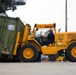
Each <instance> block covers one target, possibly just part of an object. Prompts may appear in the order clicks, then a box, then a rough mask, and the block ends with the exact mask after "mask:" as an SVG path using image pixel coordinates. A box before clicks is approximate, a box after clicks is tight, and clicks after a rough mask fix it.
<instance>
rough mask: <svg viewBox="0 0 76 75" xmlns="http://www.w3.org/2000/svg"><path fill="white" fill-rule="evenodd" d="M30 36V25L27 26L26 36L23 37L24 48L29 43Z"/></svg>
mask: <svg viewBox="0 0 76 75" xmlns="http://www.w3.org/2000/svg"><path fill="white" fill-rule="evenodd" d="M29 34H30V25H29V24H26V26H25V30H24V35H23V40H22V46H23V45H24V44H25V43H26V42H27V40H28V36H29Z"/></svg>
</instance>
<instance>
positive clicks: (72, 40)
mask: <svg viewBox="0 0 76 75" xmlns="http://www.w3.org/2000/svg"><path fill="white" fill-rule="evenodd" d="M39 28H53V29H54V35H55V40H54V43H53V44H49V45H46V46H41V45H40V44H39V43H38V42H37V41H36V40H35V38H34V37H35V36H36V35H35V34H36V31H37V30H38V29H39ZM29 33H30V26H29V25H26V27H25V31H24V35H23V38H22V44H21V48H20V50H19V53H18V54H19V57H20V60H21V61H23V62H36V61H40V58H41V54H44V55H48V56H49V58H50V60H51V61H55V60H56V58H57V56H58V55H59V54H62V52H63V51H64V50H65V56H66V58H67V59H68V60H69V61H71V62H76V32H56V24H55V23H54V24H35V26H34V29H33V31H32V35H30V34H29ZM19 38H20V34H19V35H18V36H17V40H16V45H15V49H14V52H13V54H14V55H16V54H17V52H18V51H17V47H18V45H19Z"/></svg>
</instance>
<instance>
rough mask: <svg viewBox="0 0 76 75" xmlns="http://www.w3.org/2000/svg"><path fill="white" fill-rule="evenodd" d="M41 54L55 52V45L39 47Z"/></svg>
mask: <svg viewBox="0 0 76 75" xmlns="http://www.w3.org/2000/svg"><path fill="white" fill-rule="evenodd" d="M41 49H42V53H43V54H57V47H46V46H43V47H41Z"/></svg>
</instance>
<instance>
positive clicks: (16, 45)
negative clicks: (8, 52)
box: [13, 32, 20, 55]
mask: <svg viewBox="0 0 76 75" xmlns="http://www.w3.org/2000/svg"><path fill="white" fill-rule="evenodd" d="M19 38H20V32H18V34H17V38H16V43H15V47H14V52H13V54H14V55H16V52H17V48H18V42H19Z"/></svg>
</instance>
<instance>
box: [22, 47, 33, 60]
mask: <svg viewBox="0 0 76 75" xmlns="http://www.w3.org/2000/svg"><path fill="white" fill-rule="evenodd" d="M23 56H24V57H25V58H27V59H30V58H32V57H33V56H34V52H33V50H32V49H31V48H26V49H25V50H24V51H23Z"/></svg>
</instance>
